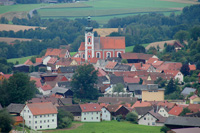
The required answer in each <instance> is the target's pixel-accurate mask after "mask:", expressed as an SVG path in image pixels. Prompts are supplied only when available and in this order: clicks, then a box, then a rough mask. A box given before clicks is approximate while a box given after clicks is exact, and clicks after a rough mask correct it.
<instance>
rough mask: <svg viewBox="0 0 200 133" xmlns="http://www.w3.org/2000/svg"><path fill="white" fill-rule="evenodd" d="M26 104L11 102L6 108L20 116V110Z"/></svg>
mask: <svg viewBox="0 0 200 133" xmlns="http://www.w3.org/2000/svg"><path fill="white" fill-rule="evenodd" d="M24 106H25V104H18V103H11V104H9V105H8V106H7V107H6V109H7V110H8V112H9V113H10V114H11V115H12V116H20V112H21V111H22V109H23V108H24Z"/></svg>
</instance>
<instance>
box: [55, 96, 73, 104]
mask: <svg viewBox="0 0 200 133" xmlns="http://www.w3.org/2000/svg"><path fill="white" fill-rule="evenodd" d="M58 101H61V103H62V104H63V105H72V98H59V100H58ZM59 105H60V104H59Z"/></svg>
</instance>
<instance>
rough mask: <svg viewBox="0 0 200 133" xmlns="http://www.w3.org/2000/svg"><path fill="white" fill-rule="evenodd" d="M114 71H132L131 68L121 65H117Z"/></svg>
mask: <svg viewBox="0 0 200 133" xmlns="http://www.w3.org/2000/svg"><path fill="white" fill-rule="evenodd" d="M114 70H121V71H130V70H131V66H129V65H122V64H119V65H116V66H115V67H114Z"/></svg>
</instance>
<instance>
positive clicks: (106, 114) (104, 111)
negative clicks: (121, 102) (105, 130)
mask: <svg viewBox="0 0 200 133" xmlns="http://www.w3.org/2000/svg"><path fill="white" fill-rule="evenodd" d="M101 119H102V120H103V121H111V120H112V117H111V113H110V111H109V110H108V109H107V108H106V107H102V108H101Z"/></svg>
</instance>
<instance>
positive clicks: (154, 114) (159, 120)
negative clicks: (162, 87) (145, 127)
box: [149, 109, 166, 123]
mask: <svg viewBox="0 0 200 133" xmlns="http://www.w3.org/2000/svg"><path fill="white" fill-rule="evenodd" d="M149 113H150V114H151V115H153V116H154V117H155V118H157V119H158V121H157V122H159V123H164V122H165V121H166V117H163V116H162V115H160V114H159V113H158V112H155V111H154V109H152V110H151V111H149Z"/></svg>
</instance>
